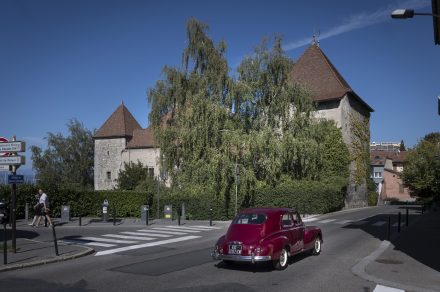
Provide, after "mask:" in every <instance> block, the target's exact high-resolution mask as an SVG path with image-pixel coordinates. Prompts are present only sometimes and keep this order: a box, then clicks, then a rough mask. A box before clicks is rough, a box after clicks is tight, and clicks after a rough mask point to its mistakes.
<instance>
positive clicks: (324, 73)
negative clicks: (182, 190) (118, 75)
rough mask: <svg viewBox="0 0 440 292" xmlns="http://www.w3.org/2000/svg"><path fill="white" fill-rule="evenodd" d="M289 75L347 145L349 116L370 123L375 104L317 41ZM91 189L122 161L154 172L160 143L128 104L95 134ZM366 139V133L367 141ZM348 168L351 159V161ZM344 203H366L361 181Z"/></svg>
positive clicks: (106, 182) (107, 185)
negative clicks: (366, 99)
mask: <svg viewBox="0 0 440 292" xmlns="http://www.w3.org/2000/svg"><path fill="white" fill-rule="evenodd" d="M291 77H292V80H294V82H297V83H298V84H300V85H301V86H303V87H305V88H306V89H307V90H309V91H310V92H311V94H312V99H313V100H314V101H315V102H316V103H317V106H318V110H317V113H316V114H317V116H318V117H321V118H326V119H332V120H334V121H335V122H336V124H337V125H338V126H339V127H340V128H341V130H342V137H343V140H344V142H345V143H346V144H347V145H350V144H351V142H352V140H353V133H352V129H351V127H352V125H351V123H352V119H353V117H355V118H356V119H359V120H361V121H365V122H366V123H368V129H369V117H370V113H371V112H373V109H372V108H371V107H370V106H369V105H368V104H367V103H366V102H364V101H363V100H362V98H360V97H359V96H358V95H357V94H356V93H355V92H354V91H353V89H352V88H351V87H350V85H348V83H347V82H346V81H345V80H344V78H343V77H342V75H341V74H340V73H339V72H338V71H337V70H336V68H335V67H334V66H333V64H332V63H331V62H330V60H329V59H328V58H327V57H326V56H325V54H324V53H323V52H322V50H321V49H320V48H319V46H318V45H317V44H312V45H311V46H310V47H309V48H307V50H306V51H305V52H304V53H303V55H302V56H301V57H300V58H299V59H298V60H297V62H296V63H295V65H294V67H293V69H292V72H291ZM94 139H95V189H96V190H104V189H113V188H114V187H116V182H115V180H116V178H117V176H118V173H119V170H121V169H122V168H123V166H124V162H134V163H136V162H137V161H138V160H139V161H140V162H141V163H142V164H143V165H144V166H146V167H148V168H149V171H150V173H151V174H152V175H154V176H156V177H157V176H158V175H159V173H160V169H159V154H160V149H158V148H155V147H154V139H153V135H152V131H151V130H150V129H149V128H146V129H142V128H141V126H140V125H139V123H138V122H137V121H136V120H135V119H134V117H133V116H132V115H131V113H130V112H129V111H128V109H127V108H126V107H125V106H124V104H121V105H120V106H119V107H118V108H117V109H116V111H115V112H114V113H113V114H112V115H111V116H110V117H109V118H108V119H107V121H106V122H105V123H104V124H103V126H102V127H101V128H100V129H99V130H98V131H97V132H96V134H95V136H94ZM366 143H367V144H366V147H368V145H369V139H368V141H366ZM350 169H351V173H353V170H354V163H352V164H351V165H350ZM345 203H346V206H347V207H356V206H365V205H366V204H367V190H366V185H365V183H364V184H362V185H355V184H350V185H349V187H348V190H347V198H346V202H345Z"/></svg>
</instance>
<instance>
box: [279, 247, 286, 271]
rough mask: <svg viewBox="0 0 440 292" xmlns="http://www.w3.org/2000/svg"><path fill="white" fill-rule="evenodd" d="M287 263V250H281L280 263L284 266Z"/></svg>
mask: <svg viewBox="0 0 440 292" xmlns="http://www.w3.org/2000/svg"><path fill="white" fill-rule="evenodd" d="M286 263H287V251H286V250H283V251H282V252H281V254H280V264H281V266H283V267H284V266H285V265H286Z"/></svg>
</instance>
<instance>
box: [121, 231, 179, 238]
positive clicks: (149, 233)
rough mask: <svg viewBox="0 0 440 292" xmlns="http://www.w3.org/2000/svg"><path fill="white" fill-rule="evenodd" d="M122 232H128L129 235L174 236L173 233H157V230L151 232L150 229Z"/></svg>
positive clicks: (125, 232)
mask: <svg viewBox="0 0 440 292" xmlns="http://www.w3.org/2000/svg"><path fill="white" fill-rule="evenodd" d="M120 233H122V234H128V235H139V236H154V237H171V236H172V235H168V234H160V233H156V232H155V231H152V232H150V231H148V230H138V232H130V231H123V232H120Z"/></svg>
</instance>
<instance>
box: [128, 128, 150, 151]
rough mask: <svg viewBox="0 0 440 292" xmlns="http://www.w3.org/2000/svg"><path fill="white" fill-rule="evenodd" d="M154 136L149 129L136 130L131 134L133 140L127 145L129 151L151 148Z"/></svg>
mask: <svg viewBox="0 0 440 292" xmlns="http://www.w3.org/2000/svg"><path fill="white" fill-rule="evenodd" d="M153 147H155V145H154V136H153V130H152V129H151V128H146V129H136V130H134V132H133V139H131V140H130V142H128V144H127V148H129V149H139V148H153Z"/></svg>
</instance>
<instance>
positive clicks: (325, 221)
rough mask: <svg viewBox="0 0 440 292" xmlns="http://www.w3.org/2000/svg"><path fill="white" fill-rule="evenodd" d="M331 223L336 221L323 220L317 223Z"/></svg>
mask: <svg viewBox="0 0 440 292" xmlns="http://www.w3.org/2000/svg"><path fill="white" fill-rule="evenodd" d="M333 221H336V219H325V220H321V221H318V222H317V223H330V222H333Z"/></svg>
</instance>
